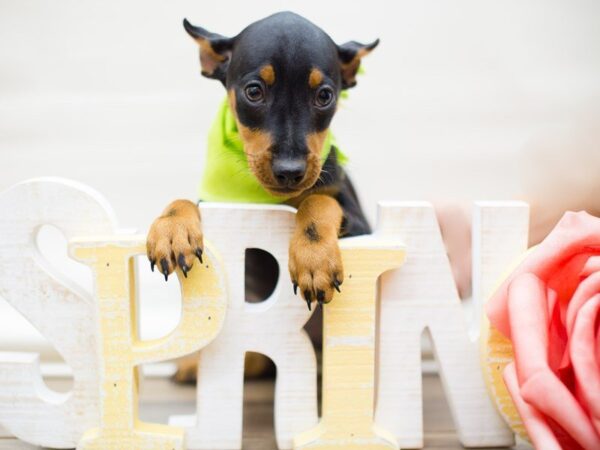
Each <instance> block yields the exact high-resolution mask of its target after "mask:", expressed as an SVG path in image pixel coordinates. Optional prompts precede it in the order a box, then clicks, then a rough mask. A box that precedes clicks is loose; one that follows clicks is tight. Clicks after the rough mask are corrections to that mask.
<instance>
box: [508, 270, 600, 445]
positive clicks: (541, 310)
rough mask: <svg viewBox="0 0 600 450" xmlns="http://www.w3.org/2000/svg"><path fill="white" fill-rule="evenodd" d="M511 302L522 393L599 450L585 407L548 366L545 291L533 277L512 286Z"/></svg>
mask: <svg viewBox="0 0 600 450" xmlns="http://www.w3.org/2000/svg"><path fill="white" fill-rule="evenodd" d="M508 294H509V299H508V309H509V317H510V331H511V336H512V342H513V348H514V353H515V367H516V372H517V379H518V382H519V386H520V394H521V397H522V398H523V400H525V401H526V402H527V403H529V405H531V406H532V407H534V408H537V409H538V410H539V411H540V412H542V413H544V414H545V415H547V416H548V417H550V418H552V419H553V420H554V421H555V422H556V423H557V424H558V425H559V426H560V427H562V428H563V429H564V430H565V431H566V432H567V433H568V434H569V435H571V436H572V437H573V438H574V439H575V440H576V441H577V442H578V443H579V444H580V445H581V446H582V447H584V448H586V449H594V450H597V449H600V437H598V436H597V435H596V432H595V430H594V428H593V427H592V425H591V423H590V421H589V419H588V417H587V416H586V414H585V412H584V410H583V408H582V407H581V405H580V404H579V403H578V402H577V400H576V399H575V397H573V395H572V393H571V392H570V391H569V390H568V389H567V387H566V386H565V385H564V384H563V383H562V382H561V380H559V379H558V377H557V376H556V374H554V372H552V370H550V367H549V366H548V353H547V352H548V334H547V329H548V320H549V319H548V311H547V310H546V304H547V299H546V288H545V286H544V283H543V282H542V281H541V280H540V279H539V278H538V277H536V276H535V275H533V274H522V275H519V276H518V277H516V278H515V279H514V281H513V282H512V283H511V285H510V288H509V291H508Z"/></svg>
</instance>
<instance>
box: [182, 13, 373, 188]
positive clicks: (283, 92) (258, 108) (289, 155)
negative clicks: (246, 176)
mask: <svg viewBox="0 0 600 450" xmlns="http://www.w3.org/2000/svg"><path fill="white" fill-rule="evenodd" d="M183 23H184V27H185V29H186V31H187V32H188V33H189V34H190V35H191V36H192V37H193V38H194V40H195V41H196V42H197V43H198V45H199V46H200V64H201V67H202V74H203V75H204V76H206V77H208V78H214V79H217V80H220V81H221V82H222V83H223V85H224V86H225V88H226V89H227V94H228V98H229V102H230V106H231V110H232V111H233V113H234V115H235V118H236V121H237V124H238V127H239V131H240V136H241V138H242V141H243V143H244V151H245V152H246V155H247V158H248V164H249V166H250V169H251V170H252V172H253V173H254V175H255V176H256V177H257V178H258V180H259V182H260V183H261V184H262V185H263V186H264V187H265V188H266V189H267V190H268V191H269V192H271V193H272V194H275V195H281V196H286V197H293V196H295V195H299V194H300V193H302V192H303V191H305V190H306V189H308V188H310V187H311V186H313V185H314V184H315V182H316V181H317V179H318V178H319V174H320V172H321V150H322V147H323V144H324V141H325V137H326V136H327V131H328V128H329V124H330V122H331V119H332V118H333V115H334V113H335V110H336V106H337V100H338V96H339V93H340V91H341V90H343V89H347V88H350V87H353V86H354V85H355V84H356V73H357V71H358V68H359V66H360V62H361V58H362V57H363V56H365V55H366V54H368V53H369V52H370V51H371V50H373V49H374V48H375V47H376V46H377V44H378V43H379V41H378V40H376V41H375V42H373V43H371V44H368V45H363V44H360V43H358V42H354V41H352V42H348V43H346V44H343V45H336V44H335V43H334V42H333V40H332V39H331V38H330V37H329V36H328V35H327V34H326V33H325V32H324V31H323V30H321V29H320V28H318V27H317V26H316V25H314V24H312V23H311V22H309V21H308V20H306V19H304V18H302V17H300V16H298V15H296V14H293V13H290V12H283V13H277V14H274V15H272V16H269V17H267V18H265V19H263V20H260V21H258V22H255V23H253V24H251V25H250V26H248V27H247V28H246V29H244V30H243V31H242V32H241V33H240V34H238V35H237V36H235V37H233V38H227V37H224V36H221V35H218V34H215V33H211V32H209V31H207V30H205V29H204V28H201V27H196V26H194V25H192V24H190V23H189V22H188V21H187V20H184V22H183Z"/></svg>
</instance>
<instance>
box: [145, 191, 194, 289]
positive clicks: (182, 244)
mask: <svg viewBox="0 0 600 450" xmlns="http://www.w3.org/2000/svg"><path fill="white" fill-rule="evenodd" d="M203 248H204V244H203V236H202V229H201V224H200V212H199V210H198V207H197V206H196V205H195V204H194V203H192V202H190V201H188V200H176V201H174V202H173V203H171V204H170V205H169V206H168V207H167V208H166V209H165V211H164V212H163V214H162V215H161V216H160V217H159V218H158V219H156V220H155V221H154V222H153V223H152V226H151V227H150V231H149V232H148V237H147V240H146V250H147V254H148V259H149V260H150V266H151V268H152V271H154V266H155V265H156V266H158V270H159V271H160V272H161V273H162V274H163V275H164V277H165V281H166V280H167V279H168V277H169V274H170V273H172V272H173V271H174V270H175V268H176V267H179V268H181V271H182V272H183V275H184V276H186V277H187V273H188V272H189V271H190V269H191V268H192V266H193V264H194V259H195V258H198V259H199V260H200V263H202V252H203Z"/></svg>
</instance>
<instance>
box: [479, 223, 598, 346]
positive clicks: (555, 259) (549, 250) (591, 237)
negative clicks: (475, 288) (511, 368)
mask: <svg viewBox="0 0 600 450" xmlns="http://www.w3.org/2000/svg"><path fill="white" fill-rule="evenodd" d="M586 252H588V253H590V254H594V253H595V254H600V219H598V218H596V217H593V216H591V215H589V214H587V213H585V212H580V213H566V214H565V215H564V216H563V218H562V219H561V220H560V222H559V223H558V225H557V226H556V227H555V228H554V230H552V232H551V233H550V234H549V235H548V236H547V237H546V239H544V241H543V242H542V243H541V244H540V245H538V246H537V247H536V248H535V249H533V250H532V251H530V253H529V254H528V255H527V257H526V258H525V260H524V261H523V262H522V263H521V264H520V265H519V266H518V267H517V269H516V270H515V271H514V272H513V274H512V275H510V276H509V277H508V278H507V279H506V280H505V281H504V283H502V285H501V286H500V287H499V288H498V290H497V291H496V293H495V294H494V296H493V297H492V298H491V299H490V301H489V302H487V304H486V306H485V309H486V313H487V315H488V317H489V319H490V323H491V324H492V325H493V326H494V327H495V328H496V329H497V330H498V331H500V332H501V333H502V334H503V335H504V336H506V337H507V338H509V339H510V338H511V336H510V325H509V318H508V288H509V286H510V284H511V283H512V281H513V280H514V279H515V277H517V276H518V275H522V274H524V273H533V274H535V275H537V276H538V277H539V278H540V279H542V280H547V279H548V278H549V277H550V276H551V275H552V274H553V273H554V272H555V271H556V270H558V269H560V268H563V267H564V263H565V261H568V260H569V259H571V258H572V257H573V256H574V255H577V254H579V253H586ZM580 271H581V268H580ZM580 271H579V272H578V274H579V273H580Z"/></svg>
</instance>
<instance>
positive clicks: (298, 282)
mask: <svg viewBox="0 0 600 450" xmlns="http://www.w3.org/2000/svg"><path fill="white" fill-rule="evenodd" d="M342 218H343V212H342V208H341V207H340V205H339V204H338V202H337V201H336V200H335V199H333V198H332V197H328V196H326V195H311V196H309V197H307V198H306V199H305V200H304V201H302V203H301V204H300V207H299V208H298V213H297V214H296V229H295V231H294V235H293V237H292V240H291V242H290V255H289V256H290V258H289V270H290V275H291V277H292V282H293V283H294V290H296V289H297V288H299V289H300V294H301V295H302V297H303V298H304V300H305V301H306V303H307V304H308V307H309V309H310V308H311V302H313V301H317V302H318V303H319V304H323V303H329V302H330V301H331V300H332V298H333V291H334V289H337V290H338V291H339V288H340V285H341V284H342V282H343V280H344V271H343V267H342V257H341V254H340V249H339V246H338V235H339V232H340V227H341V224H342Z"/></svg>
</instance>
